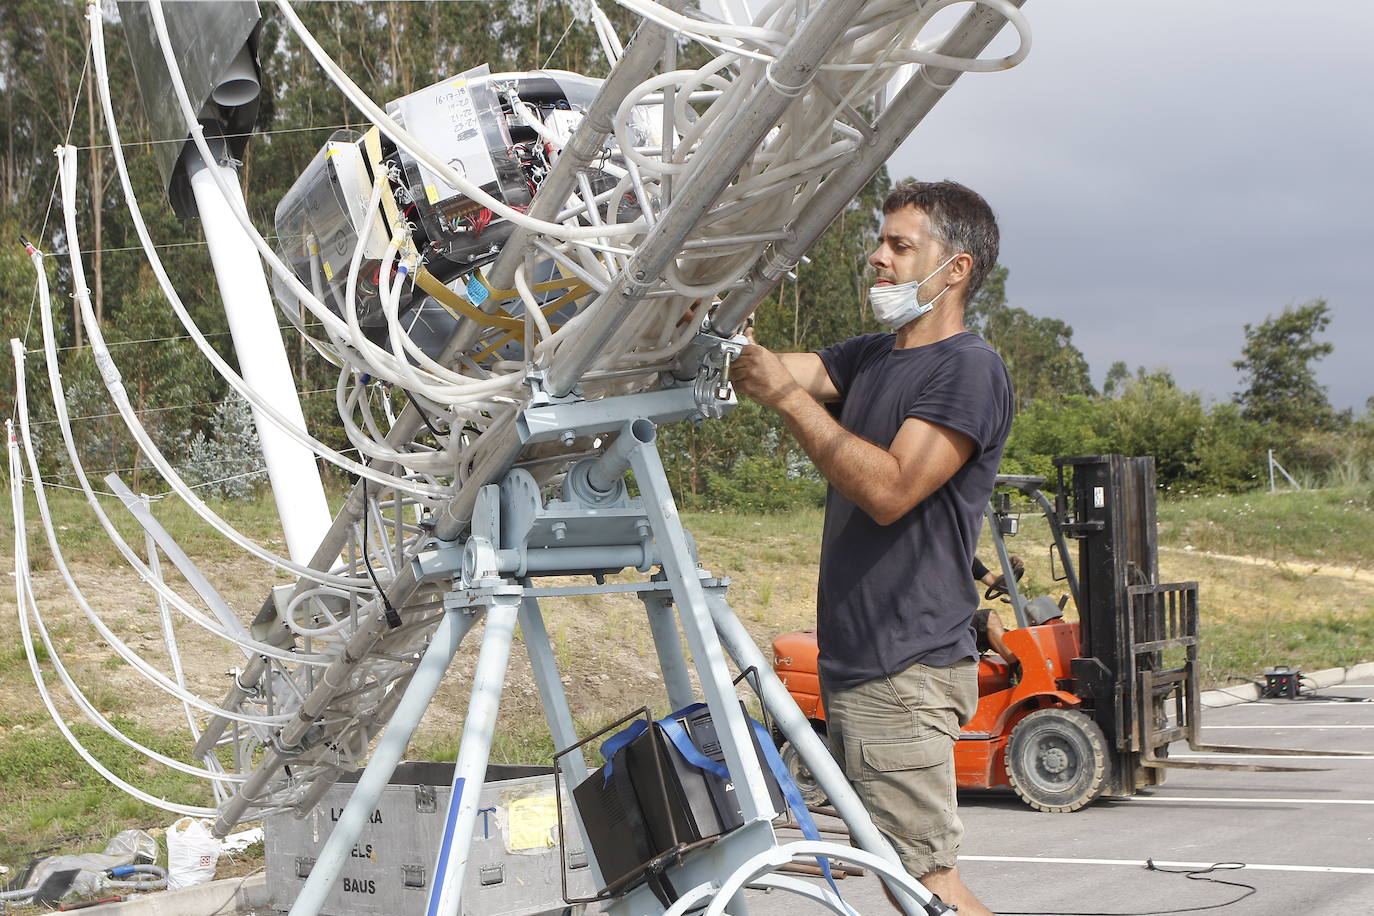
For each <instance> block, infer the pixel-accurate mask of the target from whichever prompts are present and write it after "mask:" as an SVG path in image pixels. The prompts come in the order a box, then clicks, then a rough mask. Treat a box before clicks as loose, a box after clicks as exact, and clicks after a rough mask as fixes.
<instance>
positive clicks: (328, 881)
mask: <svg viewBox="0 0 1374 916" xmlns="http://www.w3.org/2000/svg"><path fill="white" fill-rule="evenodd" d="M472 623H473V615H471V614H466V613H463V612H461V611H446V612H445V613H444V617H443V619H442V620H440V621H439V626H438V628H437V629H436V630H435V631H434V638H433V639H432V640H431V641H430V644H429V648H428V649H426V650H425V654H424V657H423V658H422V659H420V665H419V667H418V668H416V669H415V674H414V675H413V676H412V677H411V679H410V686H408V687H407V688H406V691H405V697H404V698H403V699H402V700H401V703H400V705H399V706H397V707H396V712H395V714H394V715H392V717H391V722H390V724H388V725H387V727H386V731H385V732H384V733H383V734H382V738H381V740H380V741H378V742H377V748H376V750H374V751H373V752H372V759H371V760H369V761H368V764H367V768H366V769H364V770H363V775H362V776H361V777H360V778H359V779H358V786H357V788H355V789H354V790H353V794H352V795H350V796H349V798H348V804H347V805H345V806H344V810H343V814H341V815H340V816H339V822H338V823H337V824H335V825H334V830H333V832H332V833H330V834H329V839H328V840H326V841H325V844H324V848H323V849H321V850H320V856H319V858H318V859H317V860H316V861H315V865H314V867H313V868H311V869H310V877H308V878H306V879H305V886H304V887H302V888H301V893H300V896H299V897H297V898H296V902H295V903H294V904H292V906H291V913H290V916H316V914H317V913H319V911H320V907H322V906H324V901H325V898H326V897H328V896H329V894H330V892H331V891H332V890H333V889H334V885H335V884H337V883H338V880H339V874H340V873H341V872H342V871H343V867H344V864H345V863H346V862H347V861H348V854H349V853H350V852H352V850H353V846H354V844H355V843H357V842H358V833H359V832H360V831H361V830H362V829H363V827H365V826H366V825H367V818H368V815H369V814H371V813H372V811H373V810H374V809H375V808H376V807H377V800H378V799H379V798H381V797H382V791H383V790H384V789H385V788H386V787H387V784H388V783H389V782H390V781H391V774H392V773H394V772H395V771H396V764H398V763H400V762H401V757H402V756H403V755H404V754H405V751H406V747H408V746H409V745H410V738H411V736H412V735H413V734H415V729H416V727H417V726H418V725H419V724H420V719H421V718H422V717H423V716H424V714H425V710H426V709H428V708H429V704H430V701H431V700H433V699H434V694H435V692H436V691H437V690H438V689H439V682H440V681H442V680H443V678H444V673H445V672H446V671H448V666H449V664H450V663H451V662H452V661H453V655H454V653H455V652H457V651H458V646H459V644H460V643H462V641H463V637H464V636H465V635H467V632H468V631H469V630H470V629H472Z"/></svg>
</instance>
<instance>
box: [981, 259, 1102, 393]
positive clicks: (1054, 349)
mask: <svg viewBox="0 0 1374 916" xmlns="http://www.w3.org/2000/svg"><path fill="white" fill-rule="evenodd" d="M964 324H965V326H966V327H967V328H968V329H969V330H970V331H973V332H974V333H975V334H978V335H980V336H982V338H983V339H984V340H986V341H987V342H988V343H989V344H991V345H992V347H993V349H995V350H996V351H997V352H998V353H1000V354H1002V359H1003V360H1004V361H1005V362H1006V364H1007V371H1008V372H1009V373H1010V374H1011V384H1012V389H1013V390H1014V391H1015V393H1016V406H1017V409H1018V410H1020V409H1024V408H1025V407H1026V406H1028V405H1029V404H1030V403H1031V402H1032V401H1036V400H1039V399H1041V398H1052V399H1053V398H1065V397H1070V396H1072V395H1080V394H1082V395H1091V394H1094V393H1095V392H1094V390H1093V385H1092V380H1091V379H1090V378H1089V376H1088V360H1087V358H1086V357H1085V356H1084V355H1083V352H1082V351H1081V350H1079V349H1078V348H1077V347H1076V346H1074V345H1073V328H1071V327H1070V326H1069V325H1068V324H1067V323H1065V322H1063V321H1060V320H1059V319H1057V318H1042V317H1040V316H1038V315H1032V314H1031V313H1030V312H1028V311H1026V310H1025V309H1019V308H1015V307H1013V306H1011V305H1009V304H1008V302H1007V269H1006V268H1005V267H1003V266H1001V265H1000V264H999V265H997V266H996V267H994V268H993V269H992V270H991V271H989V272H988V278H987V280H985V281H984V283H983V288H982V289H980V290H979V291H978V292H977V293H976V294H975V295H974V297H973V299H972V300H971V301H970V302H969V305H968V308H967V309H966V310H965V312H964Z"/></svg>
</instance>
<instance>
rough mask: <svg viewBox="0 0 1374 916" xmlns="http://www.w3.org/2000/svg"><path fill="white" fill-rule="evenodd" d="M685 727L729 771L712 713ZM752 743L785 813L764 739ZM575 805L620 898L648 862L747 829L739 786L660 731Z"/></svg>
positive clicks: (636, 744) (631, 747) (619, 758)
mask: <svg viewBox="0 0 1374 916" xmlns="http://www.w3.org/2000/svg"><path fill="white" fill-rule="evenodd" d="M678 721H679V722H680V723H681V724H682V725H683V726H684V727H685V729H686V731H687V734H688V736H689V737H690V738H691V740H692V743H693V744H694V745H696V748H697V750H699V751H700V752H701V753H702V754H703V755H704V756H706V757H709V758H710V759H711V760H713V761H715V762H716V763H720V764H722V765H724V762H725V754H724V752H723V750H722V749H721V746H720V740H719V739H718V738H717V736H716V729H715V723H714V722H712V721H711V713H710V710H707V709H700V710H695V711H693V712H692V713H689V714H688V715H687V716H684V717H679V718H678ZM750 738H751V743H752V745H753V748H754V754H755V756H756V757H757V758H758V760H759V765H760V766H761V767H762V769H763V777H764V782H765V783H766V784H767V786H768V794H769V797H770V798H771V799H772V802H773V808H774V810H775V811H778V812H779V813H782V812H785V811H786V810H787V803H786V801H784V799H783V797H782V791H781V790H780V789H779V788H778V784H777V780H776V778H775V777H774V775H773V773H772V771H771V770H770V769H769V768H768V765H767V764H766V763H765V761H764V756H763V750H762V748H760V747H759V741H758V735H757V733H754V732H752V731H751V734H750ZM607 767H609V768H610V776H609V778H607ZM573 799H574V801H575V803H576V804H577V809H578V811H579V812H580V813H581V815H582V823H583V826H584V827H585V828H586V831H587V841H588V843H589V844H590V845H591V848H592V852H593V853H594V854H595V855H596V861H597V864H598V865H599V866H600V867H601V876H602V878H603V879H604V880H605V882H606V887H607V888H616V889H617V890H620V889H622V888H620V887H617V885H622V884H623V885H624V886H625V887H628V886H630V884H631V882H630V881H629V880H627V879H630V878H632V877H636V876H635V872H636V870H637V869H639V868H640V866H642V865H644V864H645V863H646V862H649V861H651V860H652V859H654V858H656V857H658V856H661V855H663V854H664V853H666V852H669V851H670V850H673V849H675V848H677V847H680V846H683V845H688V844H692V843H696V842H698V841H700V840H704V839H709V838H711V837H715V836H719V835H721V834H723V833H728V832H730V831H731V830H734V829H735V828H737V827H740V826H743V824H744V817H743V815H742V814H741V811H740V804H739V800H738V796H737V795H736V793H735V786H734V782H733V780H727V779H722V778H721V777H719V776H717V775H715V774H714V773H711V772H708V771H706V770H702V769H699V768H698V767H696V766H694V765H693V764H691V763H689V762H688V761H687V760H686V758H684V757H683V756H682V754H681V753H679V752H678V750H677V748H676V747H674V746H673V742H672V741H671V740H669V739H668V737H667V735H666V734H665V733H664V731H663V729H662V728H660V727H659V726H658V725H657V724H655V725H653V726H652V727H650V728H648V729H646V730H645V731H644V732H643V733H641V734H640V735H639V736H637V737H636V738H634V739H633V740H632V741H630V742H629V743H628V744H626V745H625V746H624V747H622V748H621V749H620V750H619V751H617V752H616V753H615V754H614V756H613V757H612V759H611V760H609V761H607V763H606V765H605V766H603V767H602V768H601V769H600V770H597V771H596V772H595V773H593V774H592V775H591V776H590V777H588V778H587V779H586V780H585V781H583V782H582V784H581V785H579V786H577V787H576V788H575V789H573ZM638 877H639V878H640V879H642V878H643V877H644V876H643V875H640V876H638ZM634 883H637V881H635V882H634Z"/></svg>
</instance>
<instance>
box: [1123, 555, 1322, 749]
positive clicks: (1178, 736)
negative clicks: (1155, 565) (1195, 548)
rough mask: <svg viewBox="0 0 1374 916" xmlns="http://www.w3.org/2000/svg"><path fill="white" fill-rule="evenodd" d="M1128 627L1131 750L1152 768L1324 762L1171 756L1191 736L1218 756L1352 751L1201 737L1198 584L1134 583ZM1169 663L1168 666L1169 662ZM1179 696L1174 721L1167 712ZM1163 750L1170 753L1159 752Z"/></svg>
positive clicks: (1197, 746) (1191, 743)
mask: <svg viewBox="0 0 1374 916" xmlns="http://www.w3.org/2000/svg"><path fill="white" fill-rule="evenodd" d="M1127 593H1128V595H1129V601H1128V603H1127V613H1126V632H1127V634H1129V638H1130V640H1131V645H1130V651H1129V652H1128V653H1127V658H1128V664H1129V665H1130V672H1129V674H1130V676H1129V678H1128V679H1127V682H1126V683H1127V684H1129V685H1132V686H1133V687H1134V689H1135V697H1134V700H1135V702H1134V704H1133V705H1134V706H1135V713H1136V714H1135V719H1136V728H1135V729H1133V730H1132V736H1131V740H1132V747H1131V750H1132V751H1135V752H1137V753H1139V754H1140V755H1141V757H1140V762H1141V763H1142V764H1143V765H1145V766H1147V767H1154V768H1163V767H1168V768H1170V769H1187V770H1231V771H1241V772H1250V773H1306V772H1313V771H1319V770H1321V769H1322V768H1320V767H1295V766H1276V765H1272V764H1259V763H1230V762H1224V761H1210V760H1170V759H1169V758H1168V756H1167V749H1168V747H1169V745H1170V744H1171V743H1172V742H1174V741H1179V740H1183V741H1187V742H1188V747H1190V748H1191V749H1192V750H1194V751H1199V752H1206V753H1215V754H1265V755H1274V756H1304V757H1346V756H1349V754H1347V753H1345V752H1342V751H1313V750H1303V749H1300V748H1280V747H1243V746H1240V745H1229V744H1205V743H1203V741H1202V738H1201V734H1200V732H1201V728H1202V701H1201V690H1200V689H1199V675H1198V601H1197V583H1196V582H1181V583H1173V584H1166V585H1132V586H1129V587H1128V588H1127ZM1166 665H1167V666H1168V667H1166ZM1170 701H1172V705H1173V720H1174V724H1172V725H1169V724H1168V721H1167V715H1166V710H1167V709H1168V706H1169V704H1170ZM1161 751H1163V752H1164V753H1165V756H1160V752H1161Z"/></svg>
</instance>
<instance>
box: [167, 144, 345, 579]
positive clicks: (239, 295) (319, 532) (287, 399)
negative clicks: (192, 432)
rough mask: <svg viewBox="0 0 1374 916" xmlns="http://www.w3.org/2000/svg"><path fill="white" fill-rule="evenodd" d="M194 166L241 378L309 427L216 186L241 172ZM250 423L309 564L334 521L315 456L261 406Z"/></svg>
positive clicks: (244, 240) (293, 545)
mask: <svg viewBox="0 0 1374 916" xmlns="http://www.w3.org/2000/svg"><path fill="white" fill-rule="evenodd" d="M196 158H197V159H199V156H197V157H196ZM189 169H190V171H191V190H192V191H193V192H194V194H195V198H196V207H197V209H198V211H199V213H200V222H201V227H202V229H203V230H204V232H205V244H206V247H207V248H209V250H210V260H211V261H212V262H213V264H214V268H215V278H216V279H217V280H218V281H219V288H220V298H221V299H222V300H223V302H224V314H225V316H226V317H227V318H228V319H229V332H230V334H232V335H233V338H234V353H235V354H236V355H237V357H238V361H239V369H240V371H241V372H242V374H243V378H244V381H246V382H247V383H248V384H249V385H250V386H252V388H253V389H254V390H255V391H257V392H258V393H260V394H262V395H263V396H264V397H265V398H267V399H268V400H270V401H271V402H272V406H273V407H275V408H276V409H277V410H278V411H280V412H281V413H282V414H284V415H285V416H286V417H287V418H289V420H290V421H291V424H292V425H293V426H296V427H298V428H300V429H301V430H304V429H305V414H304V413H302V412H301V402H300V397H299V396H298V395H297V393H296V383H295V380H294V379H293V378H292V376H291V366H290V363H289V362H288V361H287V358H286V347H285V346H284V345H283V344H282V340H281V332H280V331H279V330H278V329H277V313H276V311H275V309H273V307H272V296H271V293H270V292H269V291H268V288H267V278H266V277H265V276H264V275H263V271H262V261H261V260H260V259H259V257H258V250H257V248H256V247H254V245H253V243H252V242H250V241H249V240H248V237H247V235H246V234H245V233H244V232H243V229H242V227H241V226H240V225H239V223H238V220H237V219H236V218H235V217H234V213H233V210H231V209H230V207H229V203H228V202H227V201H226V200H225V199H224V196H223V195H222V194H221V193H220V190H219V186H218V185H216V184H215V177H214V174H213V171H212V170H218V171H219V172H220V173H221V174H222V175H223V176H224V178H226V179H227V180H228V181H229V184H230V185H231V186H232V187H233V188H234V189H235V190H237V189H238V187H239V183H238V173H237V172H236V171H234V170H233V169H232V168H229V167H228V166H224V165H220V164H219V163H206V162H204V161H200V162H199V167H198V168H197V167H196V165H195V164H192V165H191V166H190V167H189ZM240 199H242V197H241V195H240ZM253 422H254V424H255V425H256V426H257V429H258V441H259V442H260V443H261V445H262V456H263V460H264V461H265V462H266V464H267V474H268V477H269V478H270V479H271V481H272V494H273V496H275V497H276V501H277V514H278V515H280V516H281V524H282V532H283V534H284V535H285V537H286V546H287V551H288V552H289V553H290V555H291V559H293V560H295V561H296V562H298V563H305V562H307V561H308V560H309V559H310V557H311V555H312V554H313V553H314V552H315V548H316V547H318V546H320V542H321V541H322V540H323V539H324V535H325V533H326V532H327V531H328V530H329V522H330V515H329V504H328V502H327V501H326V500H325V498H324V484H323V483H322V482H321V480H320V472H319V468H318V467H316V465H315V455H314V453H313V452H311V451H310V449H308V448H306V447H305V446H304V445H301V444H300V443H298V442H296V441H294V440H293V439H291V437H290V436H288V435H287V434H286V433H285V432H284V431H283V430H281V429H280V428H278V427H277V425H276V424H275V423H273V422H272V421H271V420H270V419H269V418H267V417H266V416H263V415H260V414H259V412H258V411H257V409H256V408H254V410H253Z"/></svg>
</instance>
